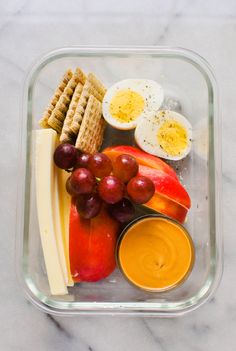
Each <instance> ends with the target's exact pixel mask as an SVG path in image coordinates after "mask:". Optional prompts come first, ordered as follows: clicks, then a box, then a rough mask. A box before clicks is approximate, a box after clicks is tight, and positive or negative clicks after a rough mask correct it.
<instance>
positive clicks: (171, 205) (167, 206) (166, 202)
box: [144, 193, 188, 223]
mask: <svg viewBox="0 0 236 351" xmlns="http://www.w3.org/2000/svg"><path fill="white" fill-rule="evenodd" d="M144 206H147V207H149V208H151V209H152V210H154V211H157V212H160V213H162V214H164V215H166V216H169V217H171V218H173V219H175V220H177V221H178V222H180V223H184V221H185V218H186V216H187V213H188V209H187V208H186V207H184V206H182V205H181V204H179V203H177V202H175V201H173V200H171V199H169V198H167V197H165V196H163V195H161V194H159V193H155V194H154V195H153V197H152V198H151V200H150V201H148V202H147V203H146V204H145V205H144Z"/></svg>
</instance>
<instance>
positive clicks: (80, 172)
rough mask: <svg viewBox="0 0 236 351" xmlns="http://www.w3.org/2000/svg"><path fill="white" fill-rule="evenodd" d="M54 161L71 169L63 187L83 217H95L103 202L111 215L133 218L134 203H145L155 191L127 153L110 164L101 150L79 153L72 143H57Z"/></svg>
mask: <svg viewBox="0 0 236 351" xmlns="http://www.w3.org/2000/svg"><path fill="white" fill-rule="evenodd" d="M54 162H55V164H56V165H57V166H58V167H59V168H62V169H66V170H68V169H72V173H71V175H70V177H69V178H68V179H67V182H66V190H67V192H68V193H69V194H70V195H71V196H72V197H74V198H75V203H76V208H77V210H78V212H79V214H80V215H81V217H83V218H86V219H90V218H93V217H95V216H97V215H98V214H99V212H100V210H101V207H102V204H103V202H105V203H106V204H107V206H108V211H109V213H110V215H111V216H112V217H114V218H115V219H117V220H118V221H119V222H121V223H125V222H128V221H130V220H131V219H132V218H133V217H134V214H135V208H134V204H144V203H146V202H148V201H149V200H150V199H151V197H152V196H153V194H154V192H155V186H154V184H153V182H152V180H150V179H149V178H147V177H143V176H138V175H137V174H138V169H139V167H138V163H137V161H136V159H135V158H134V157H132V156H130V155H126V154H123V155H119V156H117V157H116V159H115V160H114V162H113V163H112V161H111V160H110V159H109V157H108V156H107V155H105V154H103V153H96V154H94V155H90V154H85V153H83V154H79V153H78V151H77V150H76V149H75V147H74V146H73V145H70V144H61V145H59V146H58V147H57V148H56V150H55V152H54Z"/></svg>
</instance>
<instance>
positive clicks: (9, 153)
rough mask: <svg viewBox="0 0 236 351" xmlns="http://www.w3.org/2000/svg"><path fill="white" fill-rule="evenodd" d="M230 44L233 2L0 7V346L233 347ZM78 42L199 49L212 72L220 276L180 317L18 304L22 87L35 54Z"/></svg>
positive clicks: (235, 165)
mask: <svg viewBox="0 0 236 351" xmlns="http://www.w3.org/2000/svg"><path fill="white" fill-rule="evenodd" d="M235 42H236V3H235V1H234V0H228V1H223V2H222V1H213V0H210V1H201V0H195V1H187V0H179V1H175V0H166V1H161V0H158V1H155V0H146V1H145V2H144V1H143V0H137V1H125V0H120V1H114V0H112V1H109V0H100V1H96V0H87V1H86V0H73V1H62V0H60V1H57V2H56V1H47V0H42V1H37V0H31V1H28V0H15V1H14V0H9V1H7V2H3V1H1V2H0V111H1V116H0V118H1V128H0V155H1V156H0V169H1V172H0V194H1V201H0V223H1V249H0V252H1V254H0V267H1V270H0V277H1V284H0V298H1V304H0V312H1V318H0V331H1V338H0V350H3V351H15V350H16V351H29V350H32V349H33V350H35V351H51V350H57V351H64V350H67V351H70V350H73V351H74V350H80V351H84V350H90V351H92V350H93V351H108V350H109V351H110V350H113V351H121V350H122V351H123V350H125V351H126V350H135V351H139V350H140V351H141V350H148V351H152V350H153V351H154V350H161V351H162V350H163V351H169V350H174V351H185V350H186V351H205V350H208V351H213V350H214V351H220V350H224V351H231V350H234V349H235V348H236V335H235V329H236V293H235V291H236V279H235V276H236V275H235V274H236V269H235V267H236V254H235V252H236V233H235V231H236V230H235V229H236V226H235V208H236V162H235V149H236V124H235V118H236V116H235V93H236V89H235V76H236V47H235ZM78 44H101V45H102V44H103V45H104V44H111V45H116V44H133V45H152V44H154V45H173V46H182V47H186V48H189V49H192V50H194V51H196V52H198V53H200V54H201V55H202V56H203V57H205V58H206V59H207V60H208V61H209V62H210V63H211V65H212V66H213V68H214V70H215V73H216V77H217V80H218V82H219V88H220V95H221V105H222V135H223V145H222V153H223V204H222V210H223V216H224V241H225V267H224V275H223V279H222V282H221V285H220V287H219V288H218V290H217V292H216V294H215V297H214V298H212V299H211V301H209V302H208V303H207V304H205V305H204V306H202V307H200V308H199V309H198V310H196V311H195V312H193V313H191V314H188V315H186V316H184V317H181V318H178V319H155V318H150V319H148V318H132V317H122V318H120V317H116V318H114V317H76V318H59V317H54V316H53V317H52V316H49V315H46V314H43V313H41V312H39V311H38V310H37V309H35V307H33V306H32V305H31V304H30V303H28V302H27V301H26V300H25V298H24V297H23V295H22V293H21V290H20V287H19V285H18V283H17V280H16V276H15V273H14V271H15V262H14V255H15V252H14V241H15V237H14V236H15V203H16V180H17V169H16V166H17V147H18V140H19V128H20V112H21V111H20V107H19V106H20V102H21V99H22V87H23V82H24V79H25V75H26V72H27V71H28V69H29V67H30V65H31V64H32V63H33V62H34V61H35V60H36V59H37V58H38V56H40V55H42V54H43V53H45V52H47V51H49V50H51V49H53V48H56V47H61V46H70V45H78Z"/></svg>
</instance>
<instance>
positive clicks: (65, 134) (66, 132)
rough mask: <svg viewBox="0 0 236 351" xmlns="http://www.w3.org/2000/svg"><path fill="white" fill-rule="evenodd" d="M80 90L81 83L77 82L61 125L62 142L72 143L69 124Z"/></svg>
mask: <svg viewBox="0 0 236 351" xmlns="http://www.w3.org/2000/svg"><path fill="white" fill-rule="evenodd" d="M82 90H83V85H82V84H81V83H80V82H79V83H78V84H77V86H76V88H75V91H74V94H73V96H72V99H71V103H70V106H69V109H68V111H67V114H66V118H65V120H64V124H63V127H62V131H61V136H60V141H61V142H62V143H67V142H68V143H72V142H73V140H74V137H73V135H72V133H71V131H70V126H71V123H72V120H73V116H74V114H75V110H76V107H77V104H78V101H79V98H80V96H81V93H82Z"/></svg>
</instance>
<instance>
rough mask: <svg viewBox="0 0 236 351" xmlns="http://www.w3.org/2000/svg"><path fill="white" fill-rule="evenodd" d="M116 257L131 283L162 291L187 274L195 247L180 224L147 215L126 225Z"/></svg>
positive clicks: (175, 284) (173, 285)
mask: <svg viewBox="0 0 236 351" xmlns="http://www.w3.org/2000/svg"><path fill="white" fill-rule="evenodd" d="M117 258H118V262H119V266H120V268H121V271H122V272H123V274H124V275H125V277H126V278H127V279H128V280H129V281H130V282H132V283H133V284H134V285H136V286H138V287H140V288H143V289H145V290H150V291H163V290H168V289H170V288H173V287H175V286H177V285H178V284H179V283H181V282H183V280H184V279H185V278H186V277H187V275H188V274H189V273H190V271H191V269H192V265H193V260H194V248H193V243H192V240H191V237H190V236H189V234H188V232H187V231H186V229H185V228H184V227H183V226H182V225H180V224H178V223H177V222H175V221H174V220H172V219H169V218H165V217H161V216H150V217H149V216H148V217H144V218H141V219H139V220H137V221H136V222H133V223H132V224H131V225H129V226H128V227H127V229H126V230H125V232H124V234H123V235H122V237H121V239H120V242H119V245H118V254H117Z"/></svg>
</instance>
